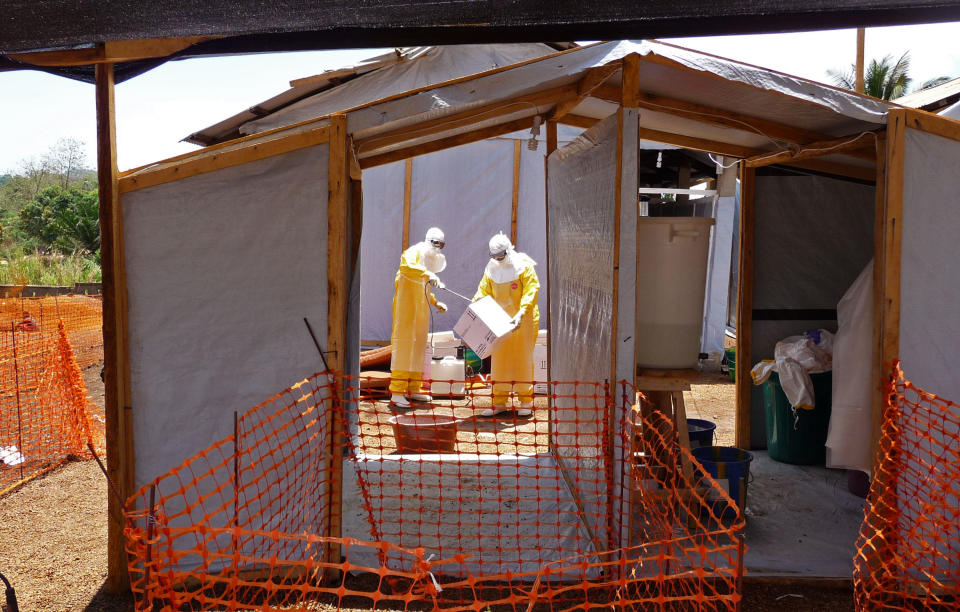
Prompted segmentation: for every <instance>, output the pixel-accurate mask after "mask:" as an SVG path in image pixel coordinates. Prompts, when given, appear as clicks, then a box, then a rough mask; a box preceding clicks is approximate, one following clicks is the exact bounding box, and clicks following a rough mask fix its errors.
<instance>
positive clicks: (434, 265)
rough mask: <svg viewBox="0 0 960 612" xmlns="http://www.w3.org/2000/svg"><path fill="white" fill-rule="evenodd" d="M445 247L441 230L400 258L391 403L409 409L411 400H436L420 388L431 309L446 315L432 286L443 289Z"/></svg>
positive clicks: (392, 336)
mask: <svg viewBox="0 0 960 612" xmlns="http://www.w3.org/2000/svg"><path fill="white" fill-rule="evenodd" d="M443 246H444V240H443V232H442V231H441V230H440V228H437V227H431V228H430V229H429V230H427V236H426V239H425V240H424V241H423V242H418V243H417V244H415V245H413V246H411V247H410V248H408V249H407V250H406V251H404V252H403V255H401V256H400V268H399V269H398V270H397V276H396V278H395V279H394V281H393V331H392V333H391V334H390V343H391V347H392V351H391V355H390V393H391V397H390V403H391V404H393V405H394V406H396V407H398V408H409V407H410V402H409V400H411V399H412V400H414V401H418V402H429V401H432V400H433V398H432V397H430V395H429V394H427V393H424V392H423V390H422V389H421V388H420V385H421V381H422V380H423V359H424V353H425V351H426V349H427V329H428V327H429V323H430V310H429V309H430V305H431V304H432V305H433V306H434V307H435V308H436V309H437V310H438V311H440V312H446V311H447V306H446V305H445V304H444V303H443V302H438V301H437V298H436V297H435V296H434V295H433V292H432V291H430V287H429V286H428V285H432V286H434V287H437V288H439V289H443V283H442V282H440V279H439V278H438V277H437V274H439V273H440V272H442V271H443V269H444V268H446V267H447V260H446V258H445V257H444V256H443V254H442V253H441V252H440V249H442V248H443Z"/></svg>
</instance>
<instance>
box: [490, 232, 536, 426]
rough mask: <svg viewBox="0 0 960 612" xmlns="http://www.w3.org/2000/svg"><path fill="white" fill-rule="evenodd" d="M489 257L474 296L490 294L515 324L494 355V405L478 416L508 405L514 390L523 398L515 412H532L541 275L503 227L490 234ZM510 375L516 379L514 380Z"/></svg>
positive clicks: (492, 363) (527, 414)
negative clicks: (514, 244) (515, 245)
mask: <svg viewBox="0 0 960 612" xmlns="http://www.w3.org/2000/svg"><path fill="white" fill-rule="evenodd" d="M489 247H490V261H489V262H487V267H486V269H485V270H484V272H483V278H482V279H481V280H480V286H479V287H478V288H477V293H476V295H474V296H473V300H474V301H477V300H479V299H480V298H482V297H484V296H488V295H489V296H490V297H492V298H493V299H494V300H496V302H497V303H498V304H500V307H501V308H503V309H504V310H505V311H506V312H507V314H508V315H510V316H511V317H512V318H513V323H514V325H516V329H515V330H514V331H512V332H510V333H509V334H508V335H507V337H506V339H505V340H504V341H503V343H502V344H501V345H500V346H499V347H497V349H496V350H495V351H494V352H493V354H492V355H491V363H490V370H491V372H490V378H491V379H492V380H493V383H494V384H493V408H488V409H486V410H483V411H481V412H480V416H494V415H496V414H499V413H502V412H509V411H510V406H509V402H510V391H511V390H513V391H515V392H516V394H517V399H518V400H519V401H520V405H519V407H518V408H516V409H515V410H514V412H515V414H516V415H517V416H521V417H525V416H530V415H531V414H532V408H533V347H534V345H535V344H536V342H537V331H538V330H539V329H540V309H539V308H537V293H539V291H540V280H539V279H538V278H537V272H536V270H534V266H536V265H537V263H536V262H535V261H533V259H531V258H530V257H529V256H528V255H527V254H526V253H518V252H517V251H515V250H514V248H513V245H512V244H510V239H509V238H507V236H505V235H504V234H503V232H500V233H499V234H497V235H496V236H494V237H493V238H491V239H490V243H489ZM511 381H517V382H515V383H513V384H511Z"/></svg>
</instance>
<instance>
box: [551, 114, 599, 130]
mask: <svg viewBox="0 0 960 612" xmlns="http://www.w3.org/2000/svg"><path fill="white" fill-rule="evenodd" d="M558 122H559V123H562V124H564V125H572V126H574V127H579V128H583V129H585V130H588V129H590V128H592V127H593V126H595V125H596V124H598V123H600V119H594V118H593V117H584V116H583V115H573V114H571V113H567V114H566V115H564V116H563V117H561V118H560V119H558Z"/></svg>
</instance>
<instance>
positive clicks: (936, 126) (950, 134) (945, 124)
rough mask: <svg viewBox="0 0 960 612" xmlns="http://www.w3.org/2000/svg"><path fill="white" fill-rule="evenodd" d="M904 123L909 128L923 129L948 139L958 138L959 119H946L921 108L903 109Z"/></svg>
mask: <svg viewBox="0 0 960 612" xmlns="http://www.w3.org/2000/svg"><path fill="white" fill-rule="evenodd" d="M903 112H904V114H905V116H906V121H905V123H906V125H907V127H909V128H913V129H916V130H923V131H924V132H927V133H928V134H935V135H937V136H943V137H944V138H949V139H950V140H960V121H956V120H954V119H947V118H946V117H940V116H938V115H934V114H932V113H928V112H926V111H922V110H915V109H904V111H903Z"/></svg>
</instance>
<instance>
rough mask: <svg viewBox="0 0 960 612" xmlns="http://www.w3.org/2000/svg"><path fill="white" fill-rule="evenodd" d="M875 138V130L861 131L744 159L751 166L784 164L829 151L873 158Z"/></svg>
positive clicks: (818, 155)
mask: <svg viewBox="0 0 960 612" xmlns="http://www.w3.org/2000/svg"><path fill="white" fill-rule="evenodd" d="M876 139H877V133H876V132H861V133H859V134H852V135H850V136H844V137H841V138H831V139H830V140H822V141H819V142H811V143H808V144H805V145H801V146H800V148H799V149H797V150H787V151H780V152H777V153H761V154H760V155H755V156H753V157H749V158H747V159H746V160H744V161H745V162H746V164H747V165H748V166H750V167H751V168H759V167H761V166H770V165H773V164H784V163H790V162H792V161H800V160H803V159H809V158H813V157H820V156H822V155H827V154H829V153H843V154H844V155H854V156H855V157H859V158H861V159H870V160H873V159H874V156H875V155H876V142H877V141H876Z"/></svg>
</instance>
